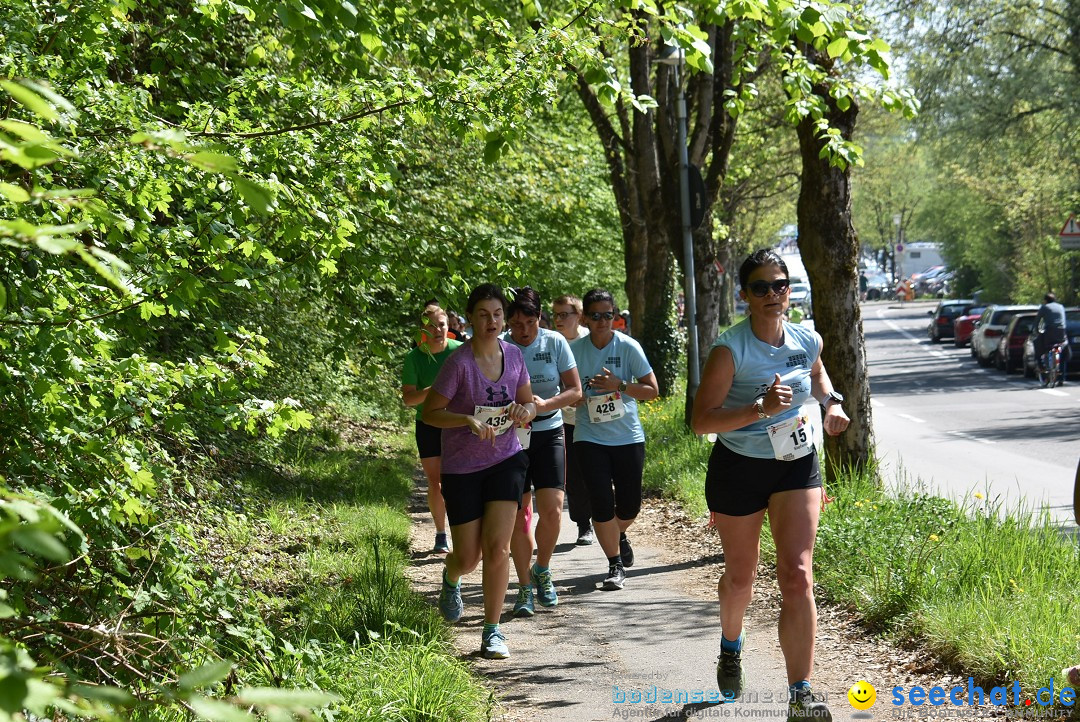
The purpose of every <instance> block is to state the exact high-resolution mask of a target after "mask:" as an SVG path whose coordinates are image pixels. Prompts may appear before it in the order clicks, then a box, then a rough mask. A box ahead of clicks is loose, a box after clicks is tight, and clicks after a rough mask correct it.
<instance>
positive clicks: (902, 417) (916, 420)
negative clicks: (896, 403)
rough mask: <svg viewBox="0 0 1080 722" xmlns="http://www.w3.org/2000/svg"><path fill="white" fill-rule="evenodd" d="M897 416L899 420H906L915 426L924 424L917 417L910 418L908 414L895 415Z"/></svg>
mask: <svg viewBox="0 0 1080 722" xmlns="http://www.w3.org/2000/svg"><path fill="white" fill-rule="evenodd" d="M897 416H899V417H900V418H901V419H907V420H908V421H912V422H914V423H916V424H925V423H926V422H925V421H924V420H922V419H920V418H918V417H917V416H911V415H910V414H897Z"/></svg>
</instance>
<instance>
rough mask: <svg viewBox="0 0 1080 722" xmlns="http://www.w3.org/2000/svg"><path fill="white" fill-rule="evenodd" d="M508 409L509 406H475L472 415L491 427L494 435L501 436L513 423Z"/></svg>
mask: <svg viewBox="0 0 1080 722" xmlns="http://www.w3.org/2000/svg"><path fill="white" fill-rule="evenodd" d="M509 411H510V407H509V406H476V407H475V408H474V409H473V416H474V417H475V418H476V420H477V421H481V422H483V423H485V424H487V425H488V426H491V427H493V428H494V429H495V435H496V436H502V435H503V434H505V433H506V432H507V431H509V430H510V427H511V426H512V425H513V422H512V421H510V416H509Z"/></svg>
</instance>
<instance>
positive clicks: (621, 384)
mask: <svg viewBox="0 0 1080 722" xmlns="http://www.w3.org/2000/svg"><path fill="white" fill-rule="evenodd" d="M619 393H620V394H622V393H626V382H625V381H620V382H619Z"/></svg>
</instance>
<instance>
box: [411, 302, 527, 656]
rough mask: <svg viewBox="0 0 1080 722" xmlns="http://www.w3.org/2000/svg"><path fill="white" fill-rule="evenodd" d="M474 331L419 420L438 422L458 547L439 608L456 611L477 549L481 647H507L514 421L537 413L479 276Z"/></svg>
mask: <svg viewBox="0 0 1080 722" xmlns="http://www.w3.org/2000/svg"><path fill="white" fill-rule="evenodd" d="M466 315H467V316H468V317H469V322H470V323H471V324H472V327H473V337H472V338H471V339H470V340H469V341H467V342H466V343H465V344H463V345H462V346H461V347H460V348H459V349H458V350H457V351H455V352H454V353H453V354H451V355H450V358H448V359H447V360H446V362H445V363H444V364H443V367H442V369H441V370H440V371H439V375H438V376H437V377H436V378H435V382H434V383H433V384H432V385H431V391H430V392H428V397H427V401H425V402H424V413H423V421H424V423H425V424H429V425H431V426H436V427H438V428H441V429H442V430H443V431H442V452H443V455H442V493H443V499H444V500H445V501H446V516H447V519H448V520H449V522H450V537H451V539H453V542H454V550H453V551H452V552H450V554H449V555H447V557H446V568H445V569H444V570H443V583H442V590H441V592H440V593H439V611H440V612H441V613H442V615H443V617H444V618H445V619H446V620H447V621H449V622H456V621H457V620H458V619H460V618H461V614H462V612H463V604H462V601H461V577H462V575H464V574H468V573H469V572H471V571H472V570H473V569H476V566H477V565H478V564H479V563H480V560H481V558H483V562H484V566H483V586H484V631H483V634H482V636H481V643H480V652H481V653H482V654H483V656H484V657H486V658H488V659H504V658H506V657H509V656H510V651H509V650H508V649H507V647H506V638H505V637H504V636H503V635H502V633H501V632H500V631H499V617H500V615H501V614H502V606H503V600H504V599H505V598H506V587H507V583H508V581H509V574H510V535H511V533H512V532H513V531H514V519H515V517H516V516H517V511H518V507H520V506H521V494H522V491H523V490H524V488H525V471H526V470H527V469H528V467H529V459H528V457H527V456H526V455H525V452H523V451H522V450H521V443H520V442H519V441H518V439H517V434H516V433H515V432H514V429H515V428H516V427H518V426H523V425H525V424H527V423H528V422H530V421H532V419H533V417H535V416H536V405H535V404H534V403H533V393H532V386H531V385H530V384H529V372H528V370H527V369H526V368H525V359H524V357H523V356H522V355H521V351H520V350H519V349H518V348H517V347H516V346H514V345H513V344H508V343H506V342H505V341H502V340H500V339H499V334H500V333H502V331H503V326H504V323H505V318H506V298H505V296H503V293H502V290H501V289H500V288H499V287H498V286H495V285H493V284H490V283H485V284H483V285H481V286H477V287H476V288H475V289H473V292H472V293H471V294H470V295H469V301H468V304H467V305H466Z"/></svg>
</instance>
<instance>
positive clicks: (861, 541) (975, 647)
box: [814, 477, 1080, 692]
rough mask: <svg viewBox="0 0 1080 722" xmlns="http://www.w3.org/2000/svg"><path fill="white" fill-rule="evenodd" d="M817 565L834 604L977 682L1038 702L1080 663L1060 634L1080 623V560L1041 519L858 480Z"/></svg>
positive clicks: (985, 503) (836, 510)
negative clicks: (1015, 688) (1010, 683)
mask: <svg viewBox="0 0 1080 722" xmlns="http://www.w3.org/2000/svg"><path fill="white" fill-rule="evenodd" d="M814 558H815V568H816V570H817V581H818V582H819V583H820V584H821V585H822V586H823V587H824V588H825V589H826V590H827V592H828V594H829V596H831V597H833V598H834V599H838V600H840V601H842V602H845V603H849V604H852V605H853V606H854V607H855V608H857V609H858V610H859V611H860V612H861V613H862V614H864V615H865V616H866V618H867V620H868V621H870V622H871V623H873V624H876V625H878V626H880V627H883V628H886V629H889V630H892V632H893V633H895V634H896V635H898V636H900V637H904V638H910V639H917V640H919V641H921V642H923V643H924V644H926V645H927V646H928V647H929V648H930V649H931V650H932V651H933V652H935V653H936V654H937V655H938V656H940V657H941V658H943V659H945V660H948V661H950V662H953V663H955V664H956V665H957V666H958V667H959V668H960V669H963V670H965V672H967V673H970V674H973V675H974V676H975V677H976V678H978V679H982V680H987V681H998V682H1000V681H1004V680H1009V679H1019V680H1020V682H1021V684H1022V685H1023V686H1024V687H1025V689H1026V690H1028V691H1029V692H1031V691H1033V690H1034V689H1036V688H1038V687H1040V686H1042V685H1043V684H1045V682H1046V680H1047V679H1050V678H1051V677H1054V676H1055V675H1057V674H1058V673H1059V672H1060V670H1061V669H1062V668H1063V667H1066V666H1069V665H1071V664H1072V663H1073V662H1072V661H1071V660H1075V657H1076V652H1077V649H1078V644H1080V638H1078V637H1076V635H1075V634H1073V633H1072V632H1069V633H1066V634H1060V633H1059V632H1058V630H1060V629H1061V625H1060V620H1061V619H1071V618H1073V616H1074V615H1076V614H1077V613H1080V594H1078V593H1077V590H1076V585H1075V584H1074V583H1073V582H1072V580H1073V579H1075V578H1076V574H1077V572H1078V571H1080V560H1078V558H1077V555H1076V549H1075V548H1074V545H1073V544H1072V543H1071V542H1070V541H1069V540H1067V539H1064V538H1063V537H1062V536H1061V535H1060V533H1059V531H1058V530H1057V528H1056V527H1055V526H1054V525H1053V524H1051V523H1049V519H1048V518H1047V516H1046V515H1045V514H1043V513H1037V512H1033V511H1031V510H1029V509H1025V508H1015V509H1007V508H1005V507H1003V506H1002V504H1001V502H1000V501H995V500H992V499H986V498H985V497H984V495H983V494H982V493H981V492H976V493H974V494H972V495H971V496H970V497H969V498H968V499H967V501H966V502H965V503H963V504H959V505H958V504H956V503H954V502H951V501H947V500H944V499H940V498H936V497H931V496H926V495H923V494H921V493H905V494H902V495H900V496H891V495H889V494H887V493H885V492H884V491H882V490H880V489H878V488H877V487H876V486H875V485H874V484H873V481H872V479H870V478H869V477H865V478H862V477H860V478H855V479H851V480H850V484H846V485H845V486H844V487H843V488H842V489H841V490H840V491H839V493H838V494H837V500H836V501H835V502H834V503H833V504H830V505H829V506H827V507H826V510H825V513H824V514H823V516H822V520H821V527H820V531H819V532H818V543H817V549H816V550H815V555H814ZM1035 630H1041V631H1038V632H1037V631H1035Z"/></svg>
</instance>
